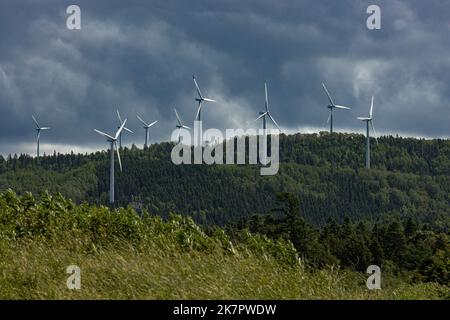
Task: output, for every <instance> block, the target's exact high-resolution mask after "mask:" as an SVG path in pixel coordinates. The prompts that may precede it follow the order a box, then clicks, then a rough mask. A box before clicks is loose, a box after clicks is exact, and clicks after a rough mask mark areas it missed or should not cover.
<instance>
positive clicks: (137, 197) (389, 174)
mask: <svg viewBox="0 0 450 320" xmlns="http://www.w3.org/2000/svg"><path fill="white" fill-rule="evenodd" d="M364 143H365V139H364V136H362V135H356V134H333V135H329V134H327V133H321V134H319V135H317V134H312V135H303V134H296V135H290V136H285V135H282V136H281V138H280V162H281V165H280V170H279V172H278V174H277V175H275V176H260V175H259V166H258V165H212V166H208V165H179V166H176V165H174V164H172V162H171V161H170V152H171V149H172V147H173V144H171V143H161V144H154V145H152V146H151V147H150V148H149V149H147V150H143V149H138V148H136V147H135V146H133V147H132V148H124V149H123V150H122V152H121V155H122V162H123V172H120V171H119V170H116V173H117V174H116V198H117V205H120V206H127V205H132V206H134V207H135V208H138V209H139V210H140V209H147V210H148V211H149V212H152V213H154V214H158V215H161V216H164V217H167V216H168V214H169V213H170V212H177V213H180V214H185V215H190V216H192V217H193V218H194V220H195V221H197V222H199V223H201V224H219V225H225V224H227V223H229V222H233V221H237V220H239V219H242V218H245V217H250V216H252V215H254V214H266V213H269V212H270V210H272V209H273V208H274V206H276V197H275V194H276V193H277V192H289V193H293V194H295V195H296V197H298V199H299V203H300V212H301V215H302V217H303V218H304V219H305V221H306V222H308V223H312V224H313V225H315V226H324V225H325V224H326V222H327V221H328V220H329V219H330V218H333V219H335V220H336V221H337V222H338V223H342V222H343V221H344V218H345V217H348V218H349V219H350V220H351V221H359V220H360V219H361V218H364V219H367V220H372V221H377V219H379V218H380V217H383V218H386V217H389V216H391V217H399V218H401V219H402V220H407V219H408V218H412V219H414V220H416V221H417V222H418V223H425V224H428V225H429V226H430V227H431V228H432V229H433V230H437V231H445V232H447V231H448V230H449V226H450V222H449V220H450V218H449V217H450V205H449V204H450V141H448V140H418V139H404V138H395V137H382V138H379V139H378V143H376V142H375V140H374V139H373V141H372V169H371V170H367V169H365V168H364V148H365V145H364ZM6 188H12V189H13V190H15V191H16V192H18V193H19V194H23V193H24V192H25V191H31V192H32V193H33V194H36V195H38V194H40V193H41V192H42V191H44V190H49V191H50V192H51V193H55V192H61V193H62V194H63V195H64V196H66V197H69V198H71V199H72V200H74V201H75V202H78V203H79V202H83V201H87V202H89V203H97V204H106V203H107V199H108V188H109V157H108V153H107V152H106V151H102V152H96V153H94V154H86V155H81V154H67V155H62V154H53V155H47V156H45V157H42V158H41V159H39V160H37V159H35V158H32V157H30V156H28V155H20V156H17V155H13V156H8V157H7V158H6V159H3V158H1V157H0V190H1V189H6ZM139 210H138V211H139Z"/></svg>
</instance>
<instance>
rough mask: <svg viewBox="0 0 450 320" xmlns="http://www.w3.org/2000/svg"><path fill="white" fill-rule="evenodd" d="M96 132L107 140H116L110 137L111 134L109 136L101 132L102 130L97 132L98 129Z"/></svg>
mask: <svg viewBox="0 0 450 320" xmlns="http://www.w3.org/2000/svg"><path fill="white" fill-rule="evenodd" d="M94 131H95V132H97V133H98V134H100V135H102V136H104V137H105V138H107V139H111V140H114V138H113V137H111V136H110V135H109V134H107V133H104V132H102V131H100V130H97V129H94Z"/></svg>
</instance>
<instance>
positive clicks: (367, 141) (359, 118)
mask: <svg viewBox="0 0 450 320" xmlns="http://www.w3.org/2000/svg"><path fill="white" fill-rule="evenodd" d="M372 113H373V96H372V103H371V104H370V110H369V117H358V118H357V119H358V120H361V121H364V122H365V123H366V168H367V169H370V130H369V123H370V125H371V126H372V131H373V134H374V136H375V140H376V141H377V143H378V139H377V137H376V136H377V134H376V132H375V127H374V126H373V117H372Z"/></svg>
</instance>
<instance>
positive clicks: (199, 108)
mask: <svg viewBox="0 0 450 320" xmlns="http://www.w3.org/2000/svg"><path fill="white" fill-rule="evenodd" d="M200 110H202V102H201V101H199V102H198V109H197V114H196V115H195V120H198V117H199V115H200Z"/></svg>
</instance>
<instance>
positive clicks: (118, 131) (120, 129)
mask: <svg viewBox="0 0 450 320" xmlns="http://www.w3.org/2000/svg"><path fill="white" fill-rule="evenodd" d="M125 123H127V119H125V121H124V122H123V123H122V125H121V126H120V128H119V130H117V132H116V136H115V137H114V140H117V138H118V137H119V135H120V133H121V132H122V130H123V128H124V127H125Z"/></svg>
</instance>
